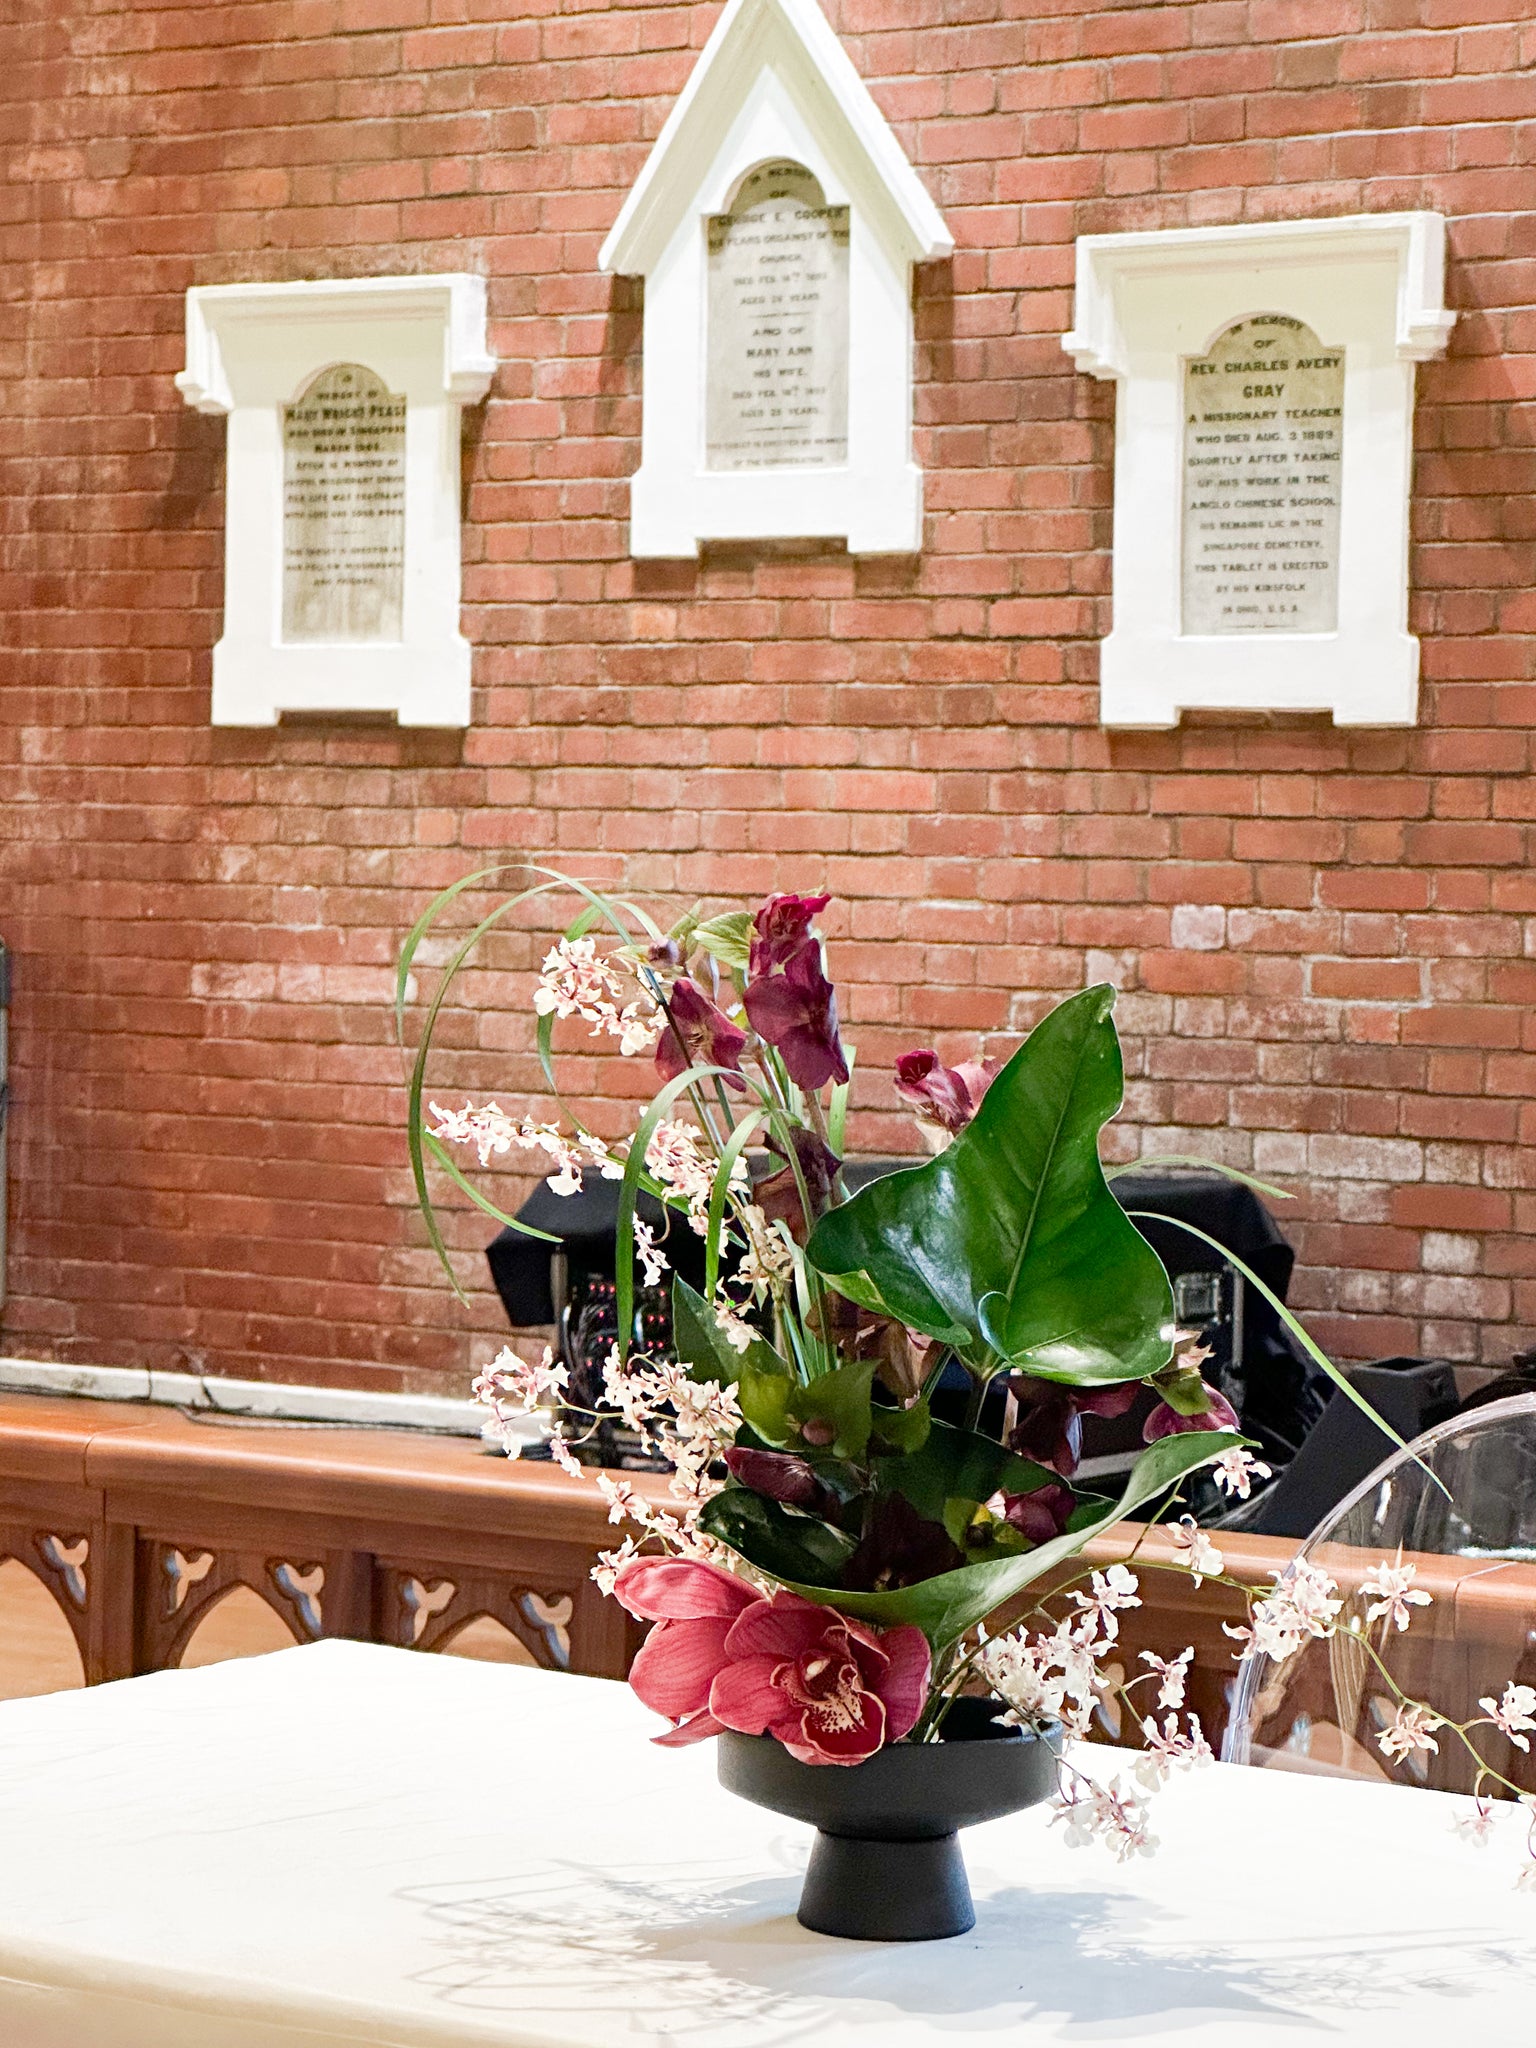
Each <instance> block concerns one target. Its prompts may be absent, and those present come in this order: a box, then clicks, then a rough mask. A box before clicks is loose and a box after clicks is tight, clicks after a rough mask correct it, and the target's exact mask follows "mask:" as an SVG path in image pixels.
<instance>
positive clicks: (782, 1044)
mask: <svg viewBox="0 0 1536 2048" xmlns="http://www.w3.org/2000/svg"><path fill="white" fill-rule="evenodd" d="M744 1000H745V1002H746V1006H747V1018H748V1021H749V1022H750V1023H751V1026H752V1029H753V1030H754V1031H755V1032H756V1033H757V1035H758V1037H759V1038H763V1039H766V1040H767V1042H768V1044H769V1045H771V1046H772V1047H773V1048H774V1049H775V1051H776V1052H777V1053H778V1055H779V1057H780V1058H781V1059H782V1060H783V1062H784V1065H785V1068H786V1069H787V1071H788V1073H789V1078H790V1079H791V1080H792V1081H794V1082H795V1083H796V1084H797V1085H798V1086H799V1087H801V1088H807V1089H810V1090H811V1091H812V1092H813V1093H814V1091H815V1090H816V1089H818V1088H824V1087H825V1086H826V1084H827V1083H828V1081H838V1082H842V1081H846V1080H847V1078H848V1062H847V1060H846V1059H845V1058H844V1057H843V1046H842V1040H841V1039H840V1038H839V1037H838V1033H837V996H836V993H835V992H834V990H833V987H832V984H831V982H830V981H828V979H827V977H826V975H825V974H824V973H823V972H822V968H821V947H820V946H819V945H818V944H817V943H816V942H815V941H814V940H812V941H811V942H809V943H808V944H806V945H803V946H802V947H801V948H800V950H799V952H798V953H795V954H793V955H792V956H791V958H790V961H789V963H788V965H787V966H786V967H785V969H784V971H783V973H782V974H767V975H764V976H763V977H762V978H761V979H760V980H757V981H754V982H752V983H750V984H749V986H748V988H747V993H746V996H745V998H744Z"/></svg>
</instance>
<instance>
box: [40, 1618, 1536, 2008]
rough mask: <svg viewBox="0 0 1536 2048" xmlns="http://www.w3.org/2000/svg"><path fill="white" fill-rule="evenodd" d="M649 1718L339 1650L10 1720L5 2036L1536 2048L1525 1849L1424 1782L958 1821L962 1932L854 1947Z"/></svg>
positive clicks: (1172, 1795) (605, 1702)
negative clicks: (1147, 1834)
mask: <svg viewBox="0 0 1536 2048" xmlns="http://www.w3.org/2000/svg"><path fill="white" fill-rule="evenodd" d="M654 1725H655V1724H654V1722H653V1721H652V1720H651V1717H650V1716H649V1715H648V1714H647V1713H646V1712H645V1710H644V1709H643V1708H641V1707H640V1706H639V1704H638V1703H637V1702H636V1701H635V1700H634V1699H633V1698H632V1697H631V1695H630V1694H629V1692H628V1691H627V1689H626V1688H624V1687H621V1686H618V1685H614V1684H611V1683H608V1682H606V1681H603V1680H600V1679H581V1678H561V1677H555V1676H550V1675H547V1674H545V1673H542V1672H536V1671H531V1670H522V1669H518V1668H515V1667H509V1666H505V1665H491V1664H474V1663H470V1662H468V1661H460V1660H457V1659H452V1658H439V1657H423V1656H417V1655H413V1654H411V1653H408V1652H405V1651H398V1650H385V1649H376V1648H372V1647H369V1646H366V1645H362V1644H351V1643H322V1644H318V1645H315V1646H314V1647H312V1648H307V1649H300V1650H289V1651H284V1652H281V1653H280V1654H278V1655H276V1656H271V1657H262V1658H257V1659H253V1660H251V1661H248V1662H244V1663H231V1664H222V1665H217V1666H214V1667H212V1668H209V1669H206V1670H200V1671H189V1672H168V1673H164V1674H161V1675H159V1676H156V1677H153V1678H139V1679H132V1680H129V1681H127V1682H125V1683H123V1684H120V1685H111V1686H103V1687H101V1688H99V1689H98V1690H96V1691H94V1692H86V1693H69V1694H56V1695H54V1696H53V1697H52V1698H46V1699H36V1700H21V1701H15V1702H12V1703H11V1704H9V1705H7V1706H3V1707H0V2043H3V2044H4V2048H322V2044H324V2048H334V2044H336V2043H340V2042H349V2043H353V2044H357V2043H366V2044H368V2048H471V2044H490V2043H495V2044H497V2048H513V2044H517V2048H788V2044H791V2043H793V2044H796V2048H915V2044H917V2043H931V2044H938V2043H945V2042H950V2043H958V2042H962V2041H970V2040H979V2039H981V2038H983V2037H984V2038H986V2039H987V2040H988V2041H989V2042H994V2041H995V2042H1006V2043H1010V2044H1020V2048H1036V2044H1041V2043H1046V2042H1051V2043H1080V2044H1089V2043H1092V2044H1094V2048H1100V2044H1106V2043H1124V2042H1169V2043H1172V2042H1174V2041H1179V2042H1188V2041H1194V2042H1209V2043H1210V2044H1211V2048H1260V2044H1263V2048H1279V2044H1282V2043H1283V2044H1286V2048H1302V2044H1307V2043H1323V2042H1328V2043H1334V2044H1341V2048H1377V2044H1380V2048H1387V2044H1389V2043H1390V2044H1392V2048H1420V2044H1425V2048H1428V2044H1430V2043H1435V2044H1441V2048H1444V2044H1449V2048H1461V2044H1471V2043H1476V2044H1477V2048H1506V2044H1508V2048H1515V2044H1521V2048H1524V2044H1527V2043H1529V2042H1530V2041H1531V2040H1532V2038H1533V2035H1536V1897H1532V1896H1530V1895H1528V1894H1520V1895H1516V1894H1514V1893H1513V1892H1512V1890H1511V1883H1512V1876H1513V1867H1514V1853H1513V1838H1512V1837H1511V1838H1509V1839H1508V1840H1506V1842H1505V1843H1504V1844H1503V1845H1497V1844H1496V1845H1495V1846H1494V1847H1493V1848H1491V1849H1489V1850H1486V1851H1481V1852H1479V1851H1477V1850H1475V1849H1472V1848H1469V1847H1467V1846H1465V1845H1464V1844H1462V1843H1461V1842H1460V1841H1458V1840H1457V1839H1456V1838H1455V1836H1454V1835H1453V1834H1452V1832H1451V1826H1450V1823H1451V1815H1452V1806H1451V1803H1450V1802H1449V1801H1447V1800H1444V1799H1442V1798H1440V1797H1439V1796H1438V1795H1436V1794H1432V1793H1416V1792H1404V1791H1395V1790H1391V1789H1388V1788H1385V1787H1381V1788H1378V1787H1374V1786H1364V1785H1356V1784H1341V1783H1335V1782H1330V1781H1325V1780H1319V1779H1312V1778H1298V1777H1291V1776H1281V1775H1279V1774H1276V1773H1273V1772H1267V1771H1238V1770H1235V1769H1230V1768H1227V1767H1224V1766H1217V1767H1215V1768H1213V1769H1210V1770H1207V1771H1204V1772H1200V1773H1196V1774H1194V1775H1193V1776H1190V1777H1188V1778H1184V1779H1180V1780H1178V1781H1176V1782H1175V1784H1174V1786H1173V1787H1172V1788H1171V1789H1170V1790H1169V1791H1168V1792H1167V1793H1165V1794H1164V1795H1163V1798H1162V1802H1161V1806H1160V1809H1159V1827H1160V1832H1161V1835H1162V1839H1163V1847H1162V1849H1161V1851H1160V1852H1159V1854H1158V1855H1157V1856H1156V1857H1155V1858H1153V1859H1151V1860H1150V1861H1138V1862H1136V1863H1134V1864H1132V1865H1129V1866H1125V1867H1121V1866H1118V1865H1116V1864H1114V1863H1113V1862H1111V1861H1110V1860H1109V1858H1108V1857H1107V1856H1106V1855H1105V1854H1104V1853H1103V1852H1102V1851H1099V1850H1087V1849H1080V1850H1069V1849H1067V1848H1065V1847H1064V1846H1063V1844H1062V1841H1061V1830H1060V1829H1059V1828H1058V1829H1055V1830H1048V1828H1047V1826H1046V1821H1045V1816H1044V1815H1043V1813H1040V1812H1035V1813H1030V1814H1022V1815H1018V1816H1015V1817H1014V1818H1012V1819H1009V1820H1005V1821H997V1822H994V1823H992V1824H991V1825H990V1826H988V1827H984V1828H977V1829H975V1830H973V1831H972V1832H971V1833H970V1834H969V1835H967V1837H966V1838H965V1839H966V1843H967V1861H968V1863H969V1866H970V1870H971V1876H972V1882H973V1886H974V1889H975V1893H976V1900H977V1907H978V1915H979V1917H978V1920H977V1925H976V1929H975V1932H974V1933H973V1934H971V1935H968V1936H964V1937H962V1938H961V1939H959V1940H957V1941H952V1942H938V1943H923V1944H919V1945H916V1946H913V1947H885V1946H866V1945H864V1944H857V1943H843V1942H836V1941H831V1940H827V1939H825V1938H823V1937H821V1936H817V1935H812V1934H807V1933H805V1932H804V1931H803V1930H802V1929H801V1928H800V1927H799V1926H798V1925H797V1923H796V1922H795V1919H794V1917H793V1916H794V1906H795V1900H796V1896H797V1892H798V1886H799V1875H800V1871H801V1869H802V1868H803V1865H804V1861H805V1855H806V1849H807V1845H808V1842H809V1839H810V1836H809V1831H808V1830H807V1829H805V1828H802V1827H800V1826H798V1825H796V1824H794V1823H792V1822H788V1821H783V1820H780V1819H778V1818H776V1817H775V1816H773V1815H771V1814H767V1813H762V1812H759V1811H758V1810H757V1809H756V1808H753V1807H750V1806H746V1805H743V1804H741V1803H740V1802H739V1801H737V1800H735V1799H733V1798H731V1797H729V1796H728V1795H727V1794H725V1793H723V1792H721V1791H720V1790H719V1788H718V1787H717V1785H716V1784H715V1782H714V1753H713V1747H712V1745H708V1744H706V1745H702V1746H701V1747H699V1748H698V1749H693V1750H682V1751H666V1750H657V1749H654V1748H652V1747H650V1745H649V1744H648V1743H647V1741H646V1739H645V1738H646V1736H647V1734H649V1733H650V1732H651V1731H652V1729H653V1728H654ZM1239 1824H1240V1826H1239ZM1242 1837H1245V1838H1246V1846H1245V1843H1244V1840H1243V1839H1242Z"/></svg>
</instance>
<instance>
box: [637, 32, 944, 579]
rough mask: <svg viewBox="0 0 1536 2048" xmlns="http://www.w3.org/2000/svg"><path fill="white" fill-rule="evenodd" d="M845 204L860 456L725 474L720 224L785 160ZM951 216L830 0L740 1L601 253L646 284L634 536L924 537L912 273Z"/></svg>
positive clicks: (678, 545)
mask: <svg viewBox="0 0 1536 2048" xmlns="http://www.w3.org/2000/svg"><path fill="white" fill-rule="evenodd" d="M786 161H787V162H790V163H793V164H796V165H800V166H803V167H804V169H806V170H807V171H809V172H810V173H811V174H812V175H813V176H814V178H815V179H816V181H817V183H818V184H819V186H820V188H821V194H822V203H823V204H824V205H826V206H828V207H836V208H841V207H846V208H847V209H848V216H849V247H848V265H849V269H848V359H849V377H848V412H847V457H846V461H845V462H843V463H841V464H840V465H838V466H836V467H831V466H828V467H793V468H791V467H784V468H759V469H751V470H746V469H736V470H727V469H719V468H711V467H710V466H709V465H708V463H707V461H706V457H705V422H704V412H705V391H706V384H707V340H706V317H705V316H706V302H707V234H708V229H707V223H708V221H709V219H710V217H711V216H712V215H718V214H721V213H724V212H726V211H728V210H729V208H730V206H731V204H732V202H733V200H734V199H735V197H736V195H737V193H738V192H739V191H740V189H741V186H742V184H743V181H744V180H745V179H746V178H747V177H748V176H749V175H750V174H751V173H752V172H753V171H754V170H758V169H761V168H762V167H763V166H765V165H768V164H771V163H775V162H786ZM953 248H954V242H953V238H952V237H951V235H950V233H949V230H948V228H947V227H946V226H945V223H944V219H943V216H942V215H941V214H940V212H939V210H938V208H937V207H936V206H935V204H934V202H933V200H932V199H931V198H930V197H929V195H928V193H927V191H926V190H925V189H924V187H923V184H922V182H921V180H920V179H919V178H918V176H917V174H916V172H915V171H914V170H913V168H912V166H911V164H910V163H909V162H908V161H907V159H906V157H905V155H904V154H903V152H902V148H901V145H900V143H899V142H898V141H897V140H896V137H895V135H894V134H893V133H892V131H891V128H890V125H889V123H888V122H887V121H886V119H885V117H884V115H883V114H882V113H881V112H880V110H879V108H878V107H877V106H876V105H875V102H874V100H873V99H872V98H871V97H870V94H869V90H868V88H867V87H866V86H865V84H864V82H863V80H862V79H861V78H860V77H859V74H858V72H857V71H856V70H855V68H854V66H853V63H852V61H851V59H850V58H849V56H848V53H847V51H846V50H845V49H844V48H843V46H842V44H841V43H840V42H839V40H838V38H837V36H836V35H835V34H834V33H833V31H832V29H831V27H830V26H829V24H828V22H827V20H826V17H825V16H824V15H823V14H822V12H821V10H820V8H819V7H818V6H817V5H816V4H815V0H729V4H728V5H727V7H726V9H725V11H724V13H723V14H722V15H721V16H720V19H719V21H718V22H717V23H716V25H715V29H714V32H713V34H712V35H711V36H710V38H709V41H708V43H707V44H706V45H705V47H704V50H703V52H702V53H701V55H700V57H699V60H698V62H697V64H696V65H695V66H694V69H693V72H692V74H691V76H690V77H689V80H688V83H687V85H686V87H685V88H684V90H683V92H682V94H681V95H680V97H679V98H678V100H677V103H676V104H675V106H674V107H673V109H672V111H671V113H670V115H669V116H668V118H667V121H666V124H665V126H664V127H663V128H662V131H661V133H660V135H659V136H658V137H657V139H656V143H655V145H654V147H653V148H652V150H651V153H650V156H649V157H648V158H647V160H646V164H645V167H644V169H643V170H642V172H641V174H640V177H639V179H638V181H637V183H636V184H635V187H634V189H633V190H632V191H631V193H630V195H629V197H628V199H627V200H626V201H625V203H624V206H623V209H622V211H621V212H620V214H619V217H618V219H617V221H616V222H615V223H614V227H613V230H612V232H611V233H610V235H609V236H608V238H607V240H606V241H605V242H604V244H603V247H602V251H601V253H600V255H599V258H598V261H599V264H600V266H601V268H602V269H603V270H604V271H607V272H609V273H611V274H619V275H630V276H632V275H639V276H643V277H644V278H645V320H644V372H643V398H644V424H643V432H642V453H641V463H640V468H639V470H638V471H637V473H636V475H635V476H634V478H633V480H632V483H631V499H630V546H631V550H632V552H633V553H634V554H636V555H639V556H660V557H677V556H690V555H695V554H696V553H697V552H698V549H699V547H700V545H701V544H702V543H703V542H705V541H710V540H753V539H772V538H792V539H841V540H845V541H846V542H847V545H848V547H849V549H850V551H851V552H853V553H855V554H880V553H910V552H913V551H915V550H916V549H917V548H918V547H919V546H920V545H921V541H922V510H923V480H922V472H921V471H920V469H919V468H918V466H917V464H916V462H915V461H914V459H913V454H912V349H913V332H912V283H911V276H912V266H913V264H914V263H923V262H929V261H932V260H934V259H935V258H938V257H942V256H947V255H949V254H950V253H951V252H952V251H953Z"/></svg>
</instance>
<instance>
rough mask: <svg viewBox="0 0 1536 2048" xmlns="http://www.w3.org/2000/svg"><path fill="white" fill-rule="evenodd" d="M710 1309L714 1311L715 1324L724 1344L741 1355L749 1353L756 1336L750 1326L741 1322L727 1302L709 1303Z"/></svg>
mask: <svg viewBox="0 0 1536 2048" xmlns="http://www.w3.org/2000/svg"><path fill="white" fill-rule="evenodd" d="M711 1307H712V1308H713V1310H714V1317H715V1322H716V1324H717V1326H718V1328H719V1330H720V1334H721V1335H722V1336H723V1337H724V1339H725V1341H726V1343H727V1344H729V1345H730V1347H731V1349H732V1350H733V1351H738V1352H741V1353H743V1354H744V1353H746V1352H748V1351H750V1350H751V1348H752V1340H753V1338H754V1337H755V1336H756V1335H757V1332H756V1331H755V1330H754V1329H753V1327H752V1325H751V1324H750V1323H747V1322H743V1321H742V1319H741V1317H740V1316H739V1315H737V1313H736V1311H735V1310H734V1309H733V1308H732V1307H731V1305H730V1303H729V1302H725V1301H716V1302H713V1303H711Z"/></svg>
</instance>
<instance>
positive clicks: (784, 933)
mask: <svg viewBox="0 0 1536 2048" xmlns="http://www.w3.org/2000/svg"><path fill="white" fill-rule="evenodd" d="M831 901H832V898H831V897H830V896H770V897H769V898H768V901H767V902H766V903H765V904H764V905H763V907H762V909H761V910H760V911H759V912H758V913H757V915H756V917H754V918H753V920H752V950H751V953H750V955H749V957H748V961H747V972H748V974H749V975H750V976H751V978H752V980H753V981H757V980H758V979H759V978H760V977H761V976H762V975H765V974H770V973H772V971H773V969H774V968H775V967H785V966H787V965H788V964H789V962H790V960H791V959H792V958H793V957H794V955H795V954H796V953H798V952H799V951H800V949H801V947H802V946H804V945H806V944H808V943H810V942H811V919H812V918H813V917H816V916H818V915H819V913H820V912H822V911H823V910H825V909H826V907H827V905H828V904H829V903H830V902H831Z"/></svg>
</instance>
